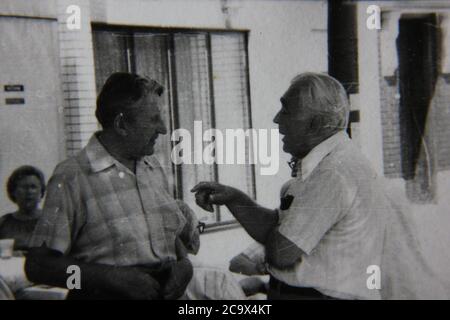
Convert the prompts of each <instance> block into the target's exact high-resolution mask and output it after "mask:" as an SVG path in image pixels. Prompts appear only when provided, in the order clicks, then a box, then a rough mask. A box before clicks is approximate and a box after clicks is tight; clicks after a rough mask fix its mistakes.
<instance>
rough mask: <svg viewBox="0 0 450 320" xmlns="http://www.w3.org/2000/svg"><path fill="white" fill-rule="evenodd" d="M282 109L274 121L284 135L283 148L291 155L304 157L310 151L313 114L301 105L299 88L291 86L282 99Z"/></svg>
mask: <svg viewBox="0 0 450 320" xmlns="http://www.w3.org/2000/svg"><path fill="white" fill-rule="evenodd" d="M280 102H281V110H280V111H279V112H278V113H277V114H276V116H275V118H274V119H273V121H274V122H275V123H277V124H278V128H279V131H280V134H282V135H283V136H284V137H283V138H282V141H283V150H284V151H285V152H287V153H290V154H291V155H293V156H295V157H299V158H303V157H304V156H306V154H308V152H309V151H310V141H311V136H312V131H311V124H312V118H313V116H312V114H311V112H310V111H309V110H308V109H307V108H306V107H305V106H302V105H300V102H299V98H298V93H297V90H294V89H293V88H292V87H291V88H289V89H288V90H287V91H286V92H285V94H284V95H283V96H282V97H281V99H280Z"/></svg>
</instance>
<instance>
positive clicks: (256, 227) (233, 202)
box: [191, 182, 278, 244]
mask: <svg viewBox="0 0 450 320" xmlns="http://www.w3.org/2000/svg"><path fill="white" fill-rule="evenodd" d="M191 191H192V192H195V193H196V194H195V200H196V202H197V204H198V205H199V206H200V207H202V208H203V209H205V210H207V211H211V212H212V211H213V208H212V205H213V204H218V205H226V206H227V208H228V209H229V210H230V211H231V213H232V214H233V216H234V217H235V218H236V220H237V221H238V222H239V223H240V224H241V225H242V226H243V227H244V229H245V230H246V231H247V233H248V234H249V235H250V236H251V237H252V238H253V239H255V240H256V241H258V242H260V243H262V244H265V243H266V240H267V237H268V236H269V234H270V232H271V231H272V230H273V228H275V226H276V225H277V223H278V213H277V211H276V210H272V209H268V208H264V207H262V206H260V205H259V204H257V203H256V202H255V201H253V200H252V199H251V198H250V197H249V196H247V195H246V194H245V193H243V192H242V191H240V190H238V189H235V188H232V187H229V186H225V185H221V184H219V183H216V182H200V183H199V184H197V185H196V186H195V187H194V188H193V189H192V190H191Z"/></svg>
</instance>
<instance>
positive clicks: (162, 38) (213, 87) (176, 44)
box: [93, 25, 256, 230]
mask: <svg viewBox="0 0 450 320" xmlns="http://www.w3.org/2000/svg"><path fill="white" fill-rule="evenodd" d="M93 42H94V58H95V72H96V86H97V92H99V90H100V89H101V86H102V85H103V83H104V82H105V80H106V79H107V77H108V76H109V75H110V74H111V73H112V72H117V71H128V72H135V73H138V74H141V75H144V76H148V77H150V78H153V79H155V80H157V81H159V82H160V83H161V84H162V85H164V87H165V88H167V89H168V90H165V93H164V94H165V96H164V99H165V102H166V105H167V106H168V108H167V109H165V110H164V114H163V118H164V120H165V122H166V125H167V128H170V133H169V134H167V135H165V136H160V138H159V141H158V145H157V147H156V152H155V155H156V156H157V157H158V158H159V160H160V162H161V163H162V164H163V166H164V167H165V169H166V174H167V176H168V179H169V184H170V186H171V188H172V190H173V194H174V196H175V197H177V198H181V199H183V200H184V201H185V202H186V203H187V204H189V205H190V206H191V208H192V209H193V210H194V211H195V212H196V213H197V215H198V218H199V219H200V221H202V222H204V223H205V224H206V230H208V229H209V230H212V229H213V228H214V227H222V226H228V225H232V224H235V220H234V219H233V217H232V215H231V214H230V213H229V212H228V210H227V209H226V208H224V207H222V208H215V213H214V214H211V213H209V212H206V211H203V210H202V209H200V208H199V207H198V206H196V205H195V199H194V197H193V194H191V193H190V189H191V188H192V187H193V186H194V185H195V184H196V183H198V182H200V181H204V180H206V181H218V182H220V183H224V184H229V185H233V186H235V187H237V188H239V189H241V190H243V191H246V192H247V193H248V194H250V195H252V196H253V197H254V196H255V194H256V192H255V183H254V179H255V177H254V168H253V166H251V165H245V164H215V163H214V164H211V165H209V164H180V165H174V164H173V163H172V161H171V158H170V154H171V151H172V148H173V147H174V145H175V144H176V143H177V142H174V141H171V139H170V138H171V133H172V132H173V131H174V130H175V129H178V128H184V129H187V130H188V131H189V132H190V133H191V136H192V143H193V140H194V139H199V137H195V136H194V121H201V123H202V134H203V132H204V131H205V130H207V129H210V128H215V129H220V130H225V129H234V128H242V129H244V130H246V129H248V128H250V127H251V118H250V101H249V88H248V70H247V66H248V64H247V52H246V47H247V45H246V44H247V34H246V33H245V32H210V31H192V30H161V29H158V30H156V29H146V28H127V27H111V26H104V25H94V26H93ZM200 139H202V137H200ZM202 144H203V147H205V146H206V144H208V143H205V142H202ZM246 148H247V150H246V153H247V156H248V153H249V150H248V148H249V145H248V144H246ZM193 156H194V157H195V154H193Z"/></svg>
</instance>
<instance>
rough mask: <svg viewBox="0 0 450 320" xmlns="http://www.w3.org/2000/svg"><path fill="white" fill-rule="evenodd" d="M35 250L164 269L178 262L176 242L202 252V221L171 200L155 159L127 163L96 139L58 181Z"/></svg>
mask: <svg viewBox="0 0 450 320" xmlns="http://www.w3.org/2000/svg"><path fill="white" fill-rule="evenodd" d="M47 190H48V191H47V196H46V200H45V204H44V209H43V215H42V217H41V219H40V220H39V221H38V223H37V225H36V228H35V231H34V234H33V236H32V239H31V241H30V246H40V245H42V243H43V242H45V243H46V245H47V246H48V247H50V248H52V249H55V250H58V251H61V252H62V253H64V254H70V255H71V256H73V257H74V258H77V259H80V260H82V261H85V262H96V263H104V264H109V265H117V266H129V265H146V266H155V267H157V266H159V265H160V264H161V263H165V262H167V261H170V260H176V258H177V257H176V250H175V242H176V239H181V240H182V241H183V243H184V244H185V246H186V248H188V249H191V251H194V252H195V251H196V250H198V243H199V241H198V232H195V230H189V229H193V228H195V227H196V223H195V221H196V219H195V217H194V215H193V214H191V213H192V212H190V210H186V208H180V206H179V203H178V202H177V201H176V200H175V199H174V198H173V197H172V196H171V195H170V193H169V190H168V184H167V180H166V178H165V175H164V172H163V170H162V168H161V166H160V165H159V162H158V161H157V160H156V159H155V158H154V157H152V156H148V157H144V158H143V159H141V160H139V161H138V162H137V164H136V173H133V172H131V171H130V170H129V169H128V168H126V167H125V166H124V165H122V164H121V163H120V162H119V161H117V160H116V159H115V158H114V157H112V156H111V155H110V154H109V153H108V152H107V150H106V149H105V148H104V147H103V146H102V145H101V144H100V142H99V141H98V139H97V137H96V135H94V136H93V137H92V138H91V139H90V141H89V143H88V144H87V146H86V147H85V148H84V149H83V150H81V151H80V153H79V154H78V155H76V156H75V157H73V158H69V159H68V160H66V161H64V162H62V163H61V164H59V165H58V166H57V167H56V169H55V172H54V173H53V176H52V178H51V179H50V182H49V185H48V189H47Z"/></svg>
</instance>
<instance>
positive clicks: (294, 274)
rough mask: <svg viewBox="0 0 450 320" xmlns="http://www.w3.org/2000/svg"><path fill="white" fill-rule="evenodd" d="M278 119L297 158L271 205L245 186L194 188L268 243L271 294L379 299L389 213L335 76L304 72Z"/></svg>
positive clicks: (199, 197)
mask: <svg viewBox="0 0 450 320" xmlns="http://www.w3.org/2000/svg"><path fill="white" fill-rule="evenodd" d="M280 100H281V104H282V107H281V110H280V111H279V112H278V113H277V115H276V116H275V119H274V122H275V123H277V124H278V125H279V130H280V133H281V134H282V135H284V137H283V140H282V141H283V150H284V151H285V152H287V153H290V154H291V155H292V156H293V161H292V162H291V168H292V169H293V173H292V175H293V179H291V180H289V181H288V182H287V183H286V184H285V185H284V186H283V187H282V190H281V205H280V207H279V208H278V209H275V210H271V209H267V208H263V207H261V206H259V205H258V204H256V203H255V202H254V201H253V200H252V199H250V198H249V197H248V196H247V195H245V194H244V193H242V192H241V191H239V190H237V189H234V188H232V187H229V186H224V185H220V184H218V183H214V182H201V183H200V184H198V185H197V186H195V187H194V188H193V189H192V191H193V192H196V201H197V204H199V205H200V206H202V207H204V208H206V209H208V208H211V204H218V205H222V204H224V205H226V206H227V207H228V208H229V210H230V211H231V212H232V214H233V215H234V216H235V217H236V219H237V220H238V221H239V222H240V223H241V225H242V226H243V227H244V229H245V230H246V231H247V232H248V234H249V235H250V236H252V237H253V238H254V239H255V240H256V241H258V242H259V243H261V244H263V246H264V249H265V257H266V262H267V269H268V271H269V273H270V275H271V278H270V284H269V292H268V298H269V299H330V298H332V299H380V292H379V290H376V289H377V288H373V287H372V286H368V285H367V283H368V281H367V280H368V277H369V276H370V275H368V274H367V270H368V267H370V266H380V265H381V255H382V247H383V235H384V230H385V222H384V221H385V219H384V218H383V215H384V214H385V213H386V212H388V211H390V210H391V208H390V204H389V201H388V200H387V198H386V196H385V195H384V192H383V190H382V187H381V185H380V184H379V183H378V179H377V178H376V173H375V172H374V170H373V169H372V168H371V167H370V165H369V161H368V160H367V159H366V158H365V157H364V156H363V155H362V154H361V152H360V150H359V149H358V148H357V147H356V146H355V145H354V144H353V142H352V140H351V139H350V138H349V137H348V136H347V133H346V132H345V129H346V127H347V122H348V115H349V109H350V107H349V102H348V99H347V95H346V92H345V90H344V88H343V87H342V85H341V84H340V83H339V82H338V81H337V80H336V79H334V78H332V77H330V76H328V75H325V74H317V73H304V74H301V75H299V76H297V77H295V78H294V79H293V80H292V83H291V86H290V87H289V89H288V90H287V91H286V93H285V94H284V95H283V96H282V98H281V99H280Z"/></svg>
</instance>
